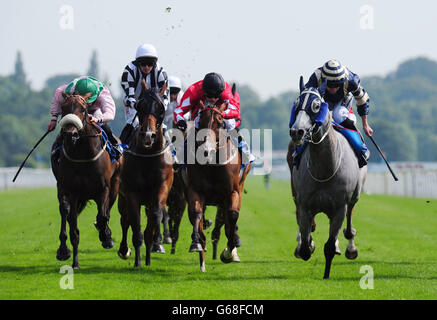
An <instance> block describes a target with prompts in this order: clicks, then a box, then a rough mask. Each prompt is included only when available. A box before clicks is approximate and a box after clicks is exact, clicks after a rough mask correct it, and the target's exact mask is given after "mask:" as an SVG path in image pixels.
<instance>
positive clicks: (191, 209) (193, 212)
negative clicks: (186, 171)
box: [188, 194, 203, 252]
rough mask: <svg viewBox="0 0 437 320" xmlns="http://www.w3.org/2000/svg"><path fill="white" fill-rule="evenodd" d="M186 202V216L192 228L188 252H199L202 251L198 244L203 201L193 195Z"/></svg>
mask: <svg viewBox="0 0 437 320" xmlns="http://www.w3.org/2000/svg"><path fill="white" fill-rule="evenodd" d="M189 198H193V199H189V201H188V215H189V219H190V222H191V225H192V226H193V232H192V233H191V240H192V241H191V245H190V250H189V251H190V252H200V251H202V250H203V248H202V245H201V244H200V236H199V231H200V223H201V222H202V216H203V212H202V209H203V201H201V199H200V197H199V196H198V195H197V194H193V196H192V197H190V196H189Z"/></svg>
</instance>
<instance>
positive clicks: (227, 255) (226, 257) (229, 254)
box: [220, 247, 240, 263]
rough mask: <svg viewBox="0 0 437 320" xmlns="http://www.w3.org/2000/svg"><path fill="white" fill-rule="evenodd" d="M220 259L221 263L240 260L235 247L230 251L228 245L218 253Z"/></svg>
mask: <svg viewBox="0 0 437 320" xmlns="http://www.w3.org/2000/svg"><path fill="white" fill-rule="evenodd" d="M220 260H221V261H222V262H223V263H231V262H240V257H238V254H237V248H234V249H233V250H232V251H230V250H229V249H228V247H226V248H225V250H223V252H222V253H221V255H220Z"/></svg>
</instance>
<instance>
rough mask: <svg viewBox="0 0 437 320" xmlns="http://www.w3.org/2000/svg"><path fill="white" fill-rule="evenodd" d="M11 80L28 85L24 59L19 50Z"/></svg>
mask: <svg viewBox="0 0 437 320" xmlns="http://www.w3.org/2000/svg"><path fill="white" fill-rule="evenodd" d="M11 80H12V81H14V82H15V83H16V84H18V85H21V86H27V84H26V74H25V72H24V67H23V60H22V57H21V52H20V51H17V55H16V58H15V69H14V74H13V75H12V76H11Z"/></svg>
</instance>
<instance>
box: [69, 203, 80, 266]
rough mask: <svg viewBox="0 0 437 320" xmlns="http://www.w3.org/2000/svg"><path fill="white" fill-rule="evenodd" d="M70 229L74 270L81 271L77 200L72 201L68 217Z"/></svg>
mask: <svg viewBox="0 0 437 320" xmlns="http://www.w3.org/2000/svg"><path fill="white" fill-rule="evenodd" d="M67 221H68V225H69V227H70V242H71V245H72V246H73V265H72V267H73V269H79V268H80V265H79V259H78V248H79V229H78V228H77V199H74V200H70V211H69V214H68V217H67Z"/></svg>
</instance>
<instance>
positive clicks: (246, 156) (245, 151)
mask: <svg viewBox="0 0 437 320" xmlns="http://www.w3.org/2000/svg"><path fill="white" fill-rule="evenodd" d="M238 149H240V151H241V158H242V160H241V164H242V165H248V164H249V163H251V162H253V161H255V160H256V157H255V155H253V154H252V153H251V152H250V149H249V145H248V144H247V142H246V140H244V138H243V136H242V135H241V134H239V135H238Z"/></svg>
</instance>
